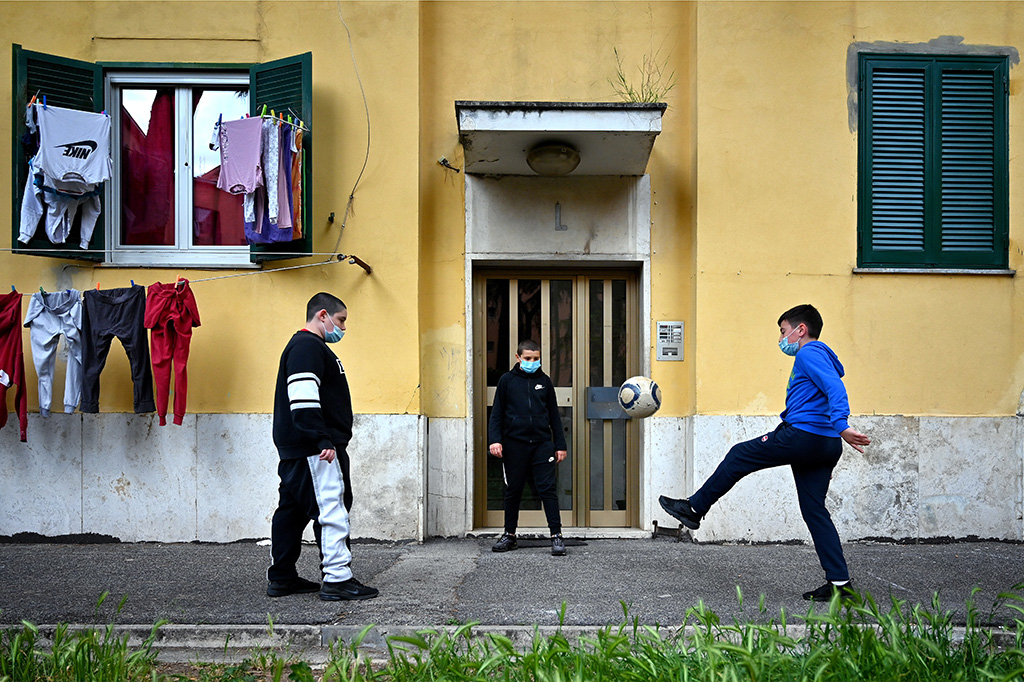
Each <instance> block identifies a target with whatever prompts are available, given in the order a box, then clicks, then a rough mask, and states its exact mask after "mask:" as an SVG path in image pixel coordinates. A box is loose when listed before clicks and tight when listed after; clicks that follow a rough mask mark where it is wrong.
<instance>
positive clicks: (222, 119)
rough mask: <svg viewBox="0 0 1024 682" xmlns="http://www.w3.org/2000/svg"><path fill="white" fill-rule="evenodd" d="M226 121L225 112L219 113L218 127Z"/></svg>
mask: <svg viewBox="0 0 1024 682" xmlns="http://www.w3.org/2000/svg"><path fill="white" fill-rule="evenodd" d="M223 121H224V112H221V113H219V114H217V127H218V128H220V124H221V123H222V122H223Z"/></svg>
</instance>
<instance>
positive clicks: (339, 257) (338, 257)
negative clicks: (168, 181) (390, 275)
mask: <svg viewBox="0 0 1024 682" xmlns="http://www.w3.org/2000/svg"><path fill="white" fill-rule="evenodd" d="M6 250H10V249H6ZM289 255H294V254H289ZM312 255H318V254H312ZM326 255H330V256H333V258H332V259H330V260H325V261H321V262H319V263H304V264H302V265H289V266H288V267H284V268H273V269H270V270H253V271H252V272H236V273H233V274H230V275H216V276H214V277H201V278H199V279H190V280H187V281H188V283H189V285H192V284H196V283H198V282H213V281H215V280H219V279H230V278H232V277H249V276H251V275H265V274H269V273H273V272H284V271H285V270H298V269H300V268H315V267H319V266H322V265H334V264H336V263H342V262H348V264H349V265H358V266H359V267H361V268H363V269H364V270H366V274H368V275H369V274H372V273H373V268H372V267H371V266H370V265H369V264H367V263H366V261H364V260H363V259H361V258H360V257H359V256H353V255H351V254H347V255H346V254H343V253H332V254H326ZM181 279H182V278H178V279H177V281H181ZM131 281H132V284H133V285H134V283H135V280H131ZM11 291H17V289H16V288H15V286H14V285H13V284H12V285H11ZM21 295H22V296H31V295H32V294H31V293H24V292H22V294H21Z"/></svg>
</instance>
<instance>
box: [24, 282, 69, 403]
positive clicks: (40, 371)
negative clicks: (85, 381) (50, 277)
mask: <svg viewBox="0 0 1024 682" xmlns="http://www.w3.org/2000/svg"><path fill="white" fill-rule="evenodd" d="M81 296H82V294H81V292H79V291H77V290H75V289H67V290H65V291H56V292H53V293H42V292H40V293H36V294H32V298H31V299H29V303H28V312H27V313H25V326H26V327H28V328H29V330H30V331H29V343H30V344H31V348H32V361H33V362H34V363H35V366H36V374H37V375H38V376H39V413H40V414H41V415H42V416H44V417H49V416H50V405H51V403H52V402H53V369H54V364H55V361H56V356H57V341H58V340H59V339H60V336H61V334H63V335H64V341H65V345H66V346H67V350H68V365H67V372H66V375H65V377H64V412H66V413H67V414H71V413H72V412H74V411H75V408H76V407H78V401H79V399H80V398H81V394H82V299H81Z"/></svg>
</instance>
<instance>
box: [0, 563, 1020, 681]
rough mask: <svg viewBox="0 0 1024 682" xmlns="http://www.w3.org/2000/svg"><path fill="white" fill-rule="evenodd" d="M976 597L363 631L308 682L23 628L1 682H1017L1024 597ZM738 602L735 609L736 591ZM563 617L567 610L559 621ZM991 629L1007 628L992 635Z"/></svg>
mask: <svg viewBox="0 0 1024 682" xmlns="http://www.w3.org/2000/svg"><path fill="white" fill-rule="evenodd" d="M975 594H976V593H972V595H971V597H970V598H969V599H968V601H967V605H966V606H967V608H966V614H967V615H966V624H965V626H961V627H959V628H957V627H954V625H953V614H952V612H951V611H949V610H946V609H944V608H943V607H942V605H941V603H940V602H939V598H938V595H936V596H934V597H933V599H932V601H931V603H930V604H928V605H921V604H910V603H908V602H905V601H901V600H897V599H890V600H889V601H888V602H886V604H885V606H884V607H883V606H882V605H880V604H879V603H877V602H876V601H875V600H874V599H873V598H872V597H871V596H870V595H864V598H863V600H857V601H850V602H840V601H839V600H838V599H836V600H833V601H832V602H831V603H830V604H827V605H820V606H817V607H813V608H810V609H808V611H807V612H805V613H802V614H800V615H797V616H793V615H790V614H787V613H786V612H785V611H780V612H779V614H778V615H777V616H775V617H772V618H767V616H768V614H767V613H766V612H765V606H764V599H763V597H762V599H761V600H760V602H759V605H758V609H759V611H760V615H761V616H762V618H760V619H759V622H757V623H754V622H744V621H739V620H734V621H732V622H723V621H722V619H721V618H720V617H719V616H718V615H717V614H715V613H714V612H712V611H710V610H709V609H707V608H706V607H705V606H704V605H703V604H702V603H698V604H697V605H696V606H694V607H693V608H691V609H689V610H688V611H687V612H686V617H685V620H684V622H683V623H682V624H673V625H672V626H670V627H659V626H648V625H641V624H640V623H639V622H638V620H637V619H636V618H632V619H631V618H630V617H629V614H628V610H627V608H626V607H625V606H623V622H622V623H621V624H619V625H615V626H606V627H603V628H600V629H599V630H598V631H597V632H596V634H595V635H593V636H592V637H581V638H579V639H578V640H570V639H569V638H568V637H567V636H566V635H565V634H563V633H562V631H561V628H559V631H558V632H557V633H556V634H554V635H550V636H542V635H540V634H539V633H537V634H535V635H534V637H533V639H532V643H531V644H530V645H529V646H527V647H526V648H525V649H520V648H518V647H517V646H516V645H515V644H514V643H513V642H512V641H511V640H510V639H508V638H507V637H504V636H501V635H497V634H493V633H489V634H484V635H478V634H476V633H475V632H474V628H475V627H476V624H474V623H467V624H463V625H459V626H457V627H454V628H451V629H438V630H424V631H421V632H419V633H417V634H414V635H410V636H394V637H390V638H389V639H388V641H387V653H386V656H385V657H383V658H382V659H380V660H371V659H370V658H369V657H368V656H367V654H366V652H365V649H364V648H362V647H361V644H362V641H363V639H364V638H365V637H366V636H367V635H368V634H369V632H370V630H371V629H372V627H369V626H368V627H367V628H366V629H364V630H363V632H362V633H361V635H360V636H359V637H357V638H356V640H354V641H353V642H351V643H348V644H335V645H332V646H331V649H330V657H329V660H328V661H327V663H326V665H325V666H324V667H323V669H322V670H316V671H314V670H313V669H312V668H311V667H310V666H309V665H308V664H307V663H305V662H304V661H302V660H299V659H297V658H294V657H290V656H285V655H281V654H278V653H275V652H273V651H264V650H258V651H255V652H253V653H252V655H250V656H249V657H248V658H247V659H246V660H245V661H243V662H242V663H239V664H232V665H227V664H199V663H197V664H195V665H192V666H189V667H188V670H187V671H185V672H184V673H181V672H179V673H177V674H168V673H165V672H163V671H162V670H161V667H160V666H159V665H158V664H157V663H156V658H155V652H154V651H153V649H152V645H153V641H154V640H155V638H156V634H157V631H158V629H159V627H160V626H161V625H162V623H157V624H156V625H154V627H153V630H152V633H151V635H150V637H149V638H148V639H147V640H146V641H145V642H144V643H143V646H142V647H141V648H140V649H138V650H134V651H133V650H130V648H129V647H128V645H127V637H124V638H119V637H117V636H116V635H115V634H114V630H113V625H110V626H107V627H106V628H104V629H102V630H85V631H80V632H74V633H71V632H69V631H68V628H67V626H66V625H64V626H60V627H58V628H57V631H56V632H55V633H54V636H53V639H52V646H44V645H43V644H42V643H41V639H40V633H39V631H38V628H37V627H36V626H34V625H32V624H31V623H27V622H24V623H23V624H22V627H20V628H11V629H9V630H6V631H3V632H2V633H0V682H37V681H40V682H41V681H42V680H47V681H51V680H53V681H57V682H61V681H63V680H69V681H70V680H74V681H76V682H92V681H97V682H98V681H102V682H120V681H122V680H126V681H134V680H152V681H154V682H172V681H175V680H177V681H182V682H183V681H185V680H192V681H195V682H266V681H273V682H284V681H287V682H362V681H367V682H368V681H371V680H372V681H380V682H406V681H408V682H412V681H413V680H415V681H417V682H420V681H427V680H452V681H460V682H472V681H478V680H479V681H481V682H483V681H487V682H490V681H519V680H523V681H524V682H526V681H528V682H570V681H572V682H575V681H580V682H583V681H587V682H590V681H597V680H609V681H611V680H615V681H625V682H628V681H631V680H636V681H637V682H641V681H642V682H654V681H660V680H665V681H668V680H672V681H673V682H675V681H679V682H689V681H690V680H694V681H697V680H709V681H710V680H715V681H719V680H720V681H722V682H730V681H740V680H757V681H759V682H772V681H774V680H785V681H787V682H788V681H790V680H808V681H815V682H817V681H821V682H829V681H832V680H842V681H843V682H847V681H850V680H883V681H885V682H899V681H902V680H907V681H916V680H957V681H964V682H970V681H974V680H977V681H978V682H982V681H984V682H993V681H999V680H1018V681H1024V583H1021V584H1019V585H1016V586H1014V587H1013V588H1012V590H1010V591H1009V592H1006V593H1004V594H1001V595H999V597H998V600H997V601H996V603H995V604H994V605H993V606H992V608H991V610H990V611H989V612H987V613H981V612H980V611H979V610H978V608H977V607H976V605H975V604H974V597H975ZM737 597H738V598H739V600H740V602H741V605H742V601H743V595H742V594H741V593H740V592H739V590H738V589H737ZM122 604H123V602H122ZM564 612H565V611H564V605H563V611H562V613H563V619H564ZM992 622H1001V623H1008V625H1007V626H1005V627H1003V628H999V629H994V628H991V627H988V624H989V623H992ZM271 627H273V626H272V624H271ZM997 630H998V634H999V637H1001V639H998V640H997V639H996V637H997Z"/></svg>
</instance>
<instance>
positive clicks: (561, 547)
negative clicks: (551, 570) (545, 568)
mask: <svg viewBox="0 0 1024 682" xmlns="http://www.w3.org/2000/svg"><path fill="white" fill-rule="evenodd" d="M551 556H565V540H564V539H563V538H562V534H561V533H555V534H554V535H552V536H551Z"/></svg>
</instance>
